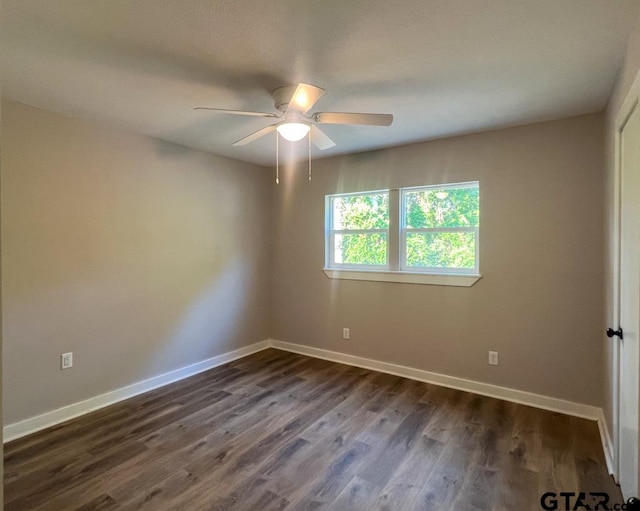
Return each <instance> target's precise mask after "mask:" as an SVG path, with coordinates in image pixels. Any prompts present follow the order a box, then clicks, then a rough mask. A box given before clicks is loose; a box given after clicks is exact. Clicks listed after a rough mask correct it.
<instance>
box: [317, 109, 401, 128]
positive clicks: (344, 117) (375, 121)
mask: <svg viewBox="0 0 640 511" xmlns="http://www.w3.org/2000/svg"><path fill="white" fill-rule="evenodd" d="M313 120H314V121H316V122H319V123H321V124H361V125H364V126H391V123H392V122H393V115H391V114H352V113H347V112H318V113H317V114H314V116H313Z"/></svg>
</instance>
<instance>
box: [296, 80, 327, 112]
mask: <svg viewBox="0 0 640 511" xmlns="http://www.w3.org/2000/svg"><path fill="white" fill-rule="evenodd" d="M323 94H324V89H321V88H320V87H316V86H315V85H309V84H308V83H299V84H298V86H297V87H296V90H295V92H294V93H293V96H291V100H290V101H289V108H291V109H293V110H297V111H298V112H302V113H303V114H304V113H305V112H308V111H309V110H311V108H312V107H313V105H315V104H316V101H318V100H319V99H320V98H321V97H322V95H323Z"/></svg>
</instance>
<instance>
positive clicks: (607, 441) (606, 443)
mask: <svg viewBox="0 0 640 511" xmlns="http://www.w3.org/2000/svg"><path fill="white" fill-rule="evenodd" d="M598 429H599V430H600V441H601V442H602V449H603V450H604V459H605V460H606V462H607V470H608V471H609V474H611V475H612V476H613V477H614V479H616V480H617V474H616V471H615V468H614V463H613V460H614V459H615V457H614V455H613V442H612V441H611V435H610V434H609V427H608V426H607V420H606V419H605V417H604V412H603V411H602V409H600V413H599V415H598Z"/></svg>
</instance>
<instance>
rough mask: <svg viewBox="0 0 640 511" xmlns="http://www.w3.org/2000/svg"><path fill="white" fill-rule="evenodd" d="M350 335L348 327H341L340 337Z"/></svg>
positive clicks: (345, 337) (346, 337)
mask: <svg viewBox="0 0 640 511" xmlns="http://www.w3.org/2000/svg"><path fill="white" fill-rule="evenodd" d="M349 335H350V332H349V329H348V328H343V329H342V338H343V339H348V338H349Z"/></svg>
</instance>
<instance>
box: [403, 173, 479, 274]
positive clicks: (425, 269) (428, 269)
mask: <svg viewBox="0 0 640 511" xmlns="http://www.w3.org/2000/svg"><path fill="white" fill-rule="evenodd" d="M475 187H478V188H479V187H480V184H479V182H478V181H469V182H466V183H452V184H445V185H428V186H414V187H411V188H401V189H400V207H401V210H400V267H399V269H400V271H408V272H415V273H431V274H434V275H442V274H456V275H469V274H471V275H478V274H479V273H480V228H479V227H407V225H406V220H407V215H406V200H405V196H406V195H407V194H408V193H415V192H422V191H427V190H433V189H436V190H451V189H455V190H459V189H460V188H475ZM412 232H417V233H420V232H471V233H473V234H474V237H475V264H474V267H473V268H442V267H439V266H408V265H407V234H409V233H412Z"/></svg>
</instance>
